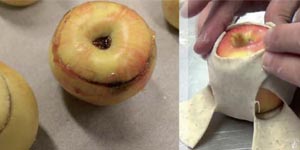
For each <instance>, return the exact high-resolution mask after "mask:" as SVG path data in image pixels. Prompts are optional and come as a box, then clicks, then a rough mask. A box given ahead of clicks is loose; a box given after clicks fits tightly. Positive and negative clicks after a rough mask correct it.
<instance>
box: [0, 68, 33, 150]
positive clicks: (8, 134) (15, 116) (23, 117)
mask: <svg viewBox="0 0 300 150" xmlns="http://www.w3.org/2000/svg"><path fill="white" fill-rule="evenodd" d="M0 76H1V81H4V82H0V84H2V85H0V86H1V87H4V86H6V87H7V90H5V89H4V88H1V90H0V95H1V97H2V96H3V95H5V93H6V92H7V93H8V94H9V97H8V100H9V102H10V103H9V105H10V106H9V109H8V111H3V110H6V108H5V107H7V105H3V104H4V103H3V101H4V100H5V99H0V101H1V102H0V107H1V108H0V110H1V111H0V117H5V115H8V117H7V120H6V122H3V118H0V120H2V121H1V122H0V126H1V130H0V149H1V150H29V149H30V147H31V145H32V144H33V142H34V140H35V137H36V134H37V130H38V108H37V104H36V101H35V97H34V94H33V92H32V90H31V88H30V87H29V86H28V84H27V82H26V81H25V80H24V79H23V78H22V76H21V75H19V74H18V73H17V72H16V71H14V70H12V69H11V68H9V67H8V66H6V65H5V64H3V63H1V62H0ZM2 79H3V80H2ZM3 84H5V85H3ZM3 114H5V115H3ZM3 125H4V126H3Z"/></svg>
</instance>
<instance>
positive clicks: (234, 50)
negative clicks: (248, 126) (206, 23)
mask: <svg viewBox="0 0 300 150" xmlns="http://www.w3.org/2000/svg"><path fill="white" fill-rule="evenodd" d="M267 30H268V28H267V27H265V26H260V25H250V24H244V25H240V26H236V27H234V28H232V29H230V30H229V31H227V32H226V34H225V35H224V37H223V39H222V40H221V42H220V44H219V46H218V48H217V55H218V56H220V57H224V58H246V57H250V56H252V55H254V54H255V53H257V52H259V51H263V50H264V48H265V45H264V42H263V38H264V36H265V35H266V32H267ZM256 100H257V101H258V102H259V109H257V112H258V113H264V112H268V111H271V110H273V109H276V108H278V107H279V106H280V105H282V103H283V102H282V100H281V99H280V98H279V97H278V96H276V94H274V93H273V92H271V91H270V90H268V89H265V88H260V89H259V90H258V93H257V96H256Z"/></svg>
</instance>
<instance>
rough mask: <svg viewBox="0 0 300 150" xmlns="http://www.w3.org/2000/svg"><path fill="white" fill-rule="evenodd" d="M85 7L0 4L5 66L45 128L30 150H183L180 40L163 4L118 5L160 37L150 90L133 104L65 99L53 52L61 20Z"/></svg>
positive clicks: (44, 0) (154, 0) (132, 0)
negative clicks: (26, 91)
mask: <svg viewBox="0 0 300 150" xmlns="http://www.w3.org/2000/svg"><path fill="white" fill-rule="evenodd" d="M84 1H85V0H41V1H40V2H38V3H37V4H35V5H33V6H30V7H26V8H21V9H20V8H13V7H8V6H5V5H3V4H0V32H1V36H0V60H1V61H3V62H5V63H6V64H8V65H9V66H11V67H13V68H14V69H15V70H17V71H18V72H20V73H21V74H22V75H23V76H24V77H25V78H26V79H27V81H28V82H29V84H30V86H31V87H32V89H33V91H34V93H35V96H36V99H37V102H38V106H39V112H40V128H39V132H38V136H37V140H36V142H35V144H34V145H33V147H32V150H166V149H168V150H175V149H178V101H177V100H178V86H179V85H178V36H177V32H176V30H174V29H173V28H171V27H169V25H168V24H167V23H166V21H165V20H164V18H163V15H162V9H161V1H160V0H119V2H121V3H123V4H126V5H128V6H129V7H131V8H134V9H135V10H136V11H137V12H138V13H139V14H140V15H141V16H143V18H144V19H145V20H146V22H147V23H148V24H149V25H150V27H151V28H152V29H153V30H154V31H155V32H156V40H157V47H158V49H157V50H158V59H157V65H156V68H155V71H154V74H153V76H152V78H151V80H150V81H149V83H148V85H147V86H146V88H145V90H143V91H142V92H140V93H139V94H138V95H136V96H134V97H132V98H131V99H129V100H128V101H125V102H123V103H121V104H118V105H115V106H109V107H96V106H93V105H90V104H87V103H85V102H82V101H79V100H77V99H76V98H74V97H73V96H71V95H69V94H68V93H66V92H65V91H64V90H63V89H62V88H61V87H60V86H59V84H58V82H57V81H56V80H55V79H54V77H53V75H52V73H51V71H50V67H49V64H48V47H49V44H50V40H51V38H52V35H53V33H54V30H55V29H56V26H57V24H58V22H59V21H60V19H61V18H62V16H63V15H64V14H65V13H66V12H67V11H68V10H69V9H70V8H72V7H74V6H75V5H77V4H79V3H82V2H84Z"/></svg>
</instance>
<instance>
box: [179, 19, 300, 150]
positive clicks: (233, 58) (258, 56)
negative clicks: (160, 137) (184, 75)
mask: <svg viewBox="0 0 300 150" xmlns="http://www.w3.org/2000/svg"><path fill="white" fill-rule="evenodd" d="M272 26H273V24H266V25H261V24H253V23H242V24H235V25H231V26H229V27H228V29H227V30H226V31H225V32H224V33H223V34H222V35H221V36H220V37H219V38H218V40H217V41H216V43H215V45H214V48H213V50H212V53H211V55H210V56H209V57H208V61H207V62H208V71H209V85H208V86H207V87H206V88H205V89H203V90H202V91H200V92H199V93H198V94H197V95H196V96H194V97H193V98H192V99H191V100H188V101H185V102H182V103H180V125H179V126H180V139H181V141H182V142H183V143H184V144H186V145H187V146H189V147H192V148H193V147H195V146H196V144H197V143H198V142H199V140H200V139H201V137H202V136H203V134H204V133H205V131H206V129H207V127H208V125H209V122H210V120H211V119H212V116H213V113H214V112H215V111H216V112H221V113H223V114H225V115H228V116H230V117H233V118H236V119H241V120H247V121H251V122H253V124H254V134H253V144H252V149H258V148H259V149H261V150H269V149H293V148H294V147H297V148H299V147H300V143H299V142H296V143H295V142H294V141H299V140H300V134H299V130H300V120H299V118H298V117H297V116H296V114H295V113H294V112H293V111H292V110H291V109H290V107H289V105H288V104H289V103H290V102H291V100H292V98H293V95H294V92H295V86H293V85H291V84H289V83H287V82H285V81H282V80H280V79H279V78H277V77H274V76H272V75H270V74H268V73H266V72H265V71H264V70H263V68H262V56H263V53H264V43H263V37H264V36H265V34H266V32H267V30H268V29H270V28H272Z"/></svg>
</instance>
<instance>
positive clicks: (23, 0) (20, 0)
mask: <svg viewBox="0 0 300 150" xmlns="http://www.w3.org/2000/svg"><path fill="white" fill-rule="evenodd" d="M37 1H38V0H0V2H3V3H5V4H7V5H12V6H20V7H22V6H28V5H31V4H33V3H35V2H37Z"/></svg>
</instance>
